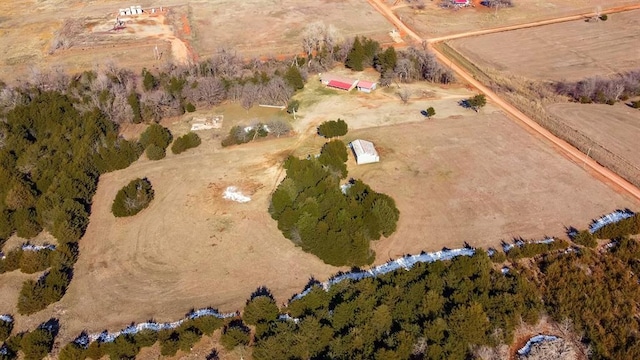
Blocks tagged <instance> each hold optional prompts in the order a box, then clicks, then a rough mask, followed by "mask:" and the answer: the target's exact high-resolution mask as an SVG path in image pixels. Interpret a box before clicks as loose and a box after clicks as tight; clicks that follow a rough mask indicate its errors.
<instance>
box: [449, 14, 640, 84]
mask: <svg viewBox="0 0 640 360" xmlns="http://www.w3.org/2000/svg"><path fill="white" fill-rule="evenodd" d="M638 34H640V10H634V11H628V12H624V13H618V14H612V15H609V20H608V21H600V22H597V23H589V22H585V21H572V22H567V23H561V24H553V25H546V26H542V27H537V28H530V29H521V30H515V31H509V32H504V33H496V34H490V35H483V36H477V37H470V38H465V39H459V40H453V41H450V42H449V44H450V45H451V46H452V47H454V48H455V49H456V50H458V51H460V52H461V53H462V54H463V55H464V56H466V57H467V58H468V59H469V60H471V61H472V62H474V63H475V64H476V65H478V66H480V67H492V68H495V69H497V70H500V71H504V72H509V73H513V74H517V75H521V76H525V77H527V78H530V79H535V80H555V81H558V80H570V81H577V80H580V79H583V78H585V77H589V76H595V75H602V76H606V75H611V74H615V73H619V72H624V71H628V70H632V69H637V68H640V47H638V44H637V43H638Z"/></svg>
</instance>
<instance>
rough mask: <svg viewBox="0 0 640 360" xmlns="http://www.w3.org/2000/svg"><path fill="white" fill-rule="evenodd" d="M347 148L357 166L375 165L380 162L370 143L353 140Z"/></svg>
mask: <svg viewBox="0 0 640 360" xmlns="http://www.w3.org/2000/svg"><path fill="white" fill-rule="evenodd" d="M349 147H351V150H352V151H353V154H354V155H355V157H356V164H358V165H362V164H370V163H376V162H379V161H380V156H379V155H378V152H377V151H376V148H375V146H373V143H372V142H371V141H366V140H361V139H357V140H353V141H352V142H351V143H349Z"/></svg>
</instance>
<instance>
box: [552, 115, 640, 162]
mask: <svg viewBox="0 0 640 360" xmlns="http://www.w3.org/2000/svg"><path fill="white" fill-rule="evenodd" d="M547 110H548V111H549V113H551V114H552V115H555V116H556V117H558V118H559V119H561V120H562V122H564V123H565V124H567V125H569V126H571V127H572V128H573V129H575V130H576V131H578V132H581V133H583V134H584V135H586V136H587V137H588V138H590V139H592V140H593V141H595V142H596V143H597V144H599V145H600V146H603V147H605V148H606V149H608V150H609V151H611V152H612V153H614V154H616V155H618V156H620V157H622V158H623V159H625V160H626V161H627V162H628V163H630V164H631V165H633V166H634V167H635V168H636V169H637V171H638V172H639V173H640V156H638V154H640V111H638V110H637V109H633V108H631V107H629V106H627V105H626V104H623V103H618V104H616V105H614V106H610V105H604V104H575V103H572V104H553V105H550V106H548V107H547Z"/></svg>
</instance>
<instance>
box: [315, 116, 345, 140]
mask: <svg viewBox="0 0 640 360" xmlns="http://www.w3.org/2000/svg"><path fill="white" fill-rule="evenodd" d="M348 131H349V126H348V125H347V123H346V122H345V121H344V120H342V119H338V120H329V121H325V122H323V123H322V124H320V126H318V135H320V136H324V137H325V138H327V139H330V138H333V137H338V136H344V135H346V134H347V132H348Z"/></svg>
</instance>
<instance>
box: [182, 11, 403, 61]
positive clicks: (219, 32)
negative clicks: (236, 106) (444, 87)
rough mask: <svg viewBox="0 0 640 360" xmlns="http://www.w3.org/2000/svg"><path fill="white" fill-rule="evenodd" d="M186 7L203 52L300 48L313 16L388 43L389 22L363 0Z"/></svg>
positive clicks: (270, 52)
mask: <svg viewBox="0 0 640 360" xmlns="http://www.w3.org/2000/svg"><path fill="white" fill-rule="evenodd" d="M189 8H190V11H189V17H190V21H191V29H192V31H193V38H194V40H193V46H194V48H195V49H196V51H197V52H198V54H199V55H200V56H202V57H207V56H210V55H211V54H213V53H214V52H215V51H216V50H217V49H219V48H225V47H226V48H232V49H235V50H237V51H238V53H240V54H241V55H242V56H244V57H246V58H250V57H261V56H276V55H279V54H290V55H291V54H298V53H302V52H303V50H302V41H301V40H302V31H303V30H304V28H305V26H306V25H307V24H309V23H313V22H317V21H320V22H323V23H324V24H326V25H333V26H334V27H335V29H336V30H337V33H338V34H339V35H340V36H341V37H342V38H349V37H355V36H356V35H360V36H367V37H370V38H374V39H376V40H378V41H380V42H382V43H390V42H392V39H391V37H390V36H389V35H388V32H389V31H390V30H391V29H392V28H393V26H392V25H391V24H389V23H388V22H387V20H386V19H385V18H384V17H383V16H382V15H380V14H379V13H378V12H376V11H375V10H374V9H373V8H372V7H371V6H370V5H369V4H368V3H367V2H366V1H360V0H339V1H336V0H320V1H304V0H281V1H273V0H270V1H265V0H247V1H233V0H214V1H203V0H201V1H192V2H190V5H189Z"/></svg>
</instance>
